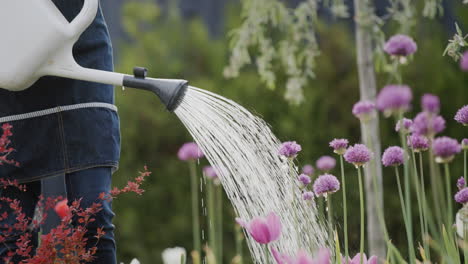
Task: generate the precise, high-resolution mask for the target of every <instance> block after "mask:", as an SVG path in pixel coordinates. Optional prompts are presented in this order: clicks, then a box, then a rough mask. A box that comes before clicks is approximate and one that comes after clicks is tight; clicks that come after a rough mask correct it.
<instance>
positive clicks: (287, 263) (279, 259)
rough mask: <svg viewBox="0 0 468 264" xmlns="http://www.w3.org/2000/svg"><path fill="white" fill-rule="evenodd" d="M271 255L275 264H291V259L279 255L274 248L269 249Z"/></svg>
mask: <svg viewBox="0 0 468 264" xmlns="http://www.w3.org/2000/svg"><path fill="white" fill-rule="evenodd" d="M271 253H272V254H273V257H274V258H275V260H276V263H277V264H291V258H290V257H289V256H287V255H285V254H281V253H279V252H278V250H276V249H275V248H271Z"/></svg>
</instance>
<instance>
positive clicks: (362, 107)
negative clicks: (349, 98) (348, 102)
mask: <svg viewBox="0 0 468 264" xmlns="http://www.w3.org/2000/svg"><path fill="white" fill-rule="evenodd" d="M374 112H375V104H374V103H373V102H371V101H359V102H357V103H355V104H354V106H353V115H355V116H356V117H357V118H359V119H361V120H362V121H367V120H369V119H371V118H372V114H373V113H374Z"/></svg>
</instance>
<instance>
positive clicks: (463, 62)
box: [460, 51, 468, 72]
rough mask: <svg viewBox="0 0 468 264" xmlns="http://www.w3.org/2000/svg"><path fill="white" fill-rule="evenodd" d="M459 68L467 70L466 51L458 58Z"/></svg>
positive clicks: (467, 56) (467, 59) (467, 57)
mask: <svg viewBox="0 0 468 264" xmlns="http://www.w3.org/2000/svg"><path fill="white" fill-rule="evenodd" d="M460 68H461V69H462V71H466V72H468V51H465V53H463V56H462V57H461V59H460Z"/></svg>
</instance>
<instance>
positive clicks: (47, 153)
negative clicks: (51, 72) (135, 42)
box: [0, 0, 120, 182]
mask: <svg viewBox="0 0 468 264" xmlns="http://www.w3.org/2000/svg"><path fill="white" fill-rule="evenodd" d="M53 1H54V3H55V4H56V6H57V7H58V8H59V10H60V11H61V12H62V13H63V15H64V16H65V17H66V18H67V19H68V20H69V21H71V20H73V18H74V17H75V16H76V15H77V14H78V13H79V12H80V10H81V7H82V5H83V0H53ZM31 45H34V43H31ZM73 54H74V57H75V59H76V61H77V62H78V63H79V64H80V65H81V66H83V67H88V68H94V69H100V70H106V71H112V70H113V61H112V45H111V41H110V38H109V33H108V30H107V26H106V23H105V20H104V17H103V15H102V12H101V9H100V8H99V11H98V14H97V16H96V19H95V20H94V22H93V23H92V24H91V26H90V27H89V28H88V29H87V30H86V31H85V32H84V33H83V34H82V35H81V37H80V39H79V40H78V42H77V43H76V44H75V46H74V48H73ZM3 123H9V124H11V125H12V126H13V129H12V132H13V136H12V137H11V138H10V139H11V140H12V143H11V145H10V147H13V148H14V149H15V152H12V153H11V154H10V155H9V156H8V158H9V159H13V160H15V161H17V162H19V163H20V165H19V167H15V166H12V165H7V164H3V165H0V177H4V178H9V179H17V180H18V181H20V182H29V181H34V180H38V179H42V178H45V177H50V176H56V175H61V174H64V173H69V172H74V171H78V170H83V169H87V168H92V167H100V166H110V167H113V168H114V169H117V166H118V160H119V157H120V132H119V118H118V115H117V108H116V107H115V106H114V89H113V87H112V86H110V85H104V84H97V83H90V82H85V81H77V80H71V79H65V78H58V77H49V76H47V77H43V78H41V79H40V80H39V81H37V82H36V83H35V84H34V85H33V86H32V87H30V88H28V89H26V90H24V91H20V92H10V91H7V90H4V89H0V124H3ZM0 134H1V132H0Z"/></svg>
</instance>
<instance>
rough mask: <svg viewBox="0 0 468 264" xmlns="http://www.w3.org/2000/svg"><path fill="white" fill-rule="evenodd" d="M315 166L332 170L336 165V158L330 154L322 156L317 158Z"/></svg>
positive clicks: (322, 169)
mask: <svg viewBox="0 0 468 264" xmlns="http://www.w3.org/2000/svg"><path fill="white" fill-rule="evenodd" d="M315 166H316V167H317V169H319V170H321V171H325V172H326V171H331V170H333V169H334V168H335V166H336V160H335V159H334V158H333V157H330V156H322V157H320V158H319V159H318V160H317V162H316V164H315Z"/></svg>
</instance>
